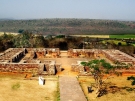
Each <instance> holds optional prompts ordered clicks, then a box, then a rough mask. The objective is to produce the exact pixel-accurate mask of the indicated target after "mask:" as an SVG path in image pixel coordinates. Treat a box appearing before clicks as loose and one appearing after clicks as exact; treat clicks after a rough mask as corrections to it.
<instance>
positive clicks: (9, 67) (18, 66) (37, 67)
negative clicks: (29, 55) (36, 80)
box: [0, 63, 55, 75]
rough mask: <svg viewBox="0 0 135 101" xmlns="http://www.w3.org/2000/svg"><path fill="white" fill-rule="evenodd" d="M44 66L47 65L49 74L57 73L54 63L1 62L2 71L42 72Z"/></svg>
mask: <svg viewBox="0 0 135 101" xmlns="http://www.w3.org/2000/svg"><path fill="white" fill-rule="evenodd" d="M44 67H47V73H48V74H52V75H54V74H55V66H54V65H53V66H52V65H50V64H48V65H47V64H43V63H40V64H37V63H0V72H31V73H33V72H35V73H40V74H42V72H43V71H44Z"/></svg>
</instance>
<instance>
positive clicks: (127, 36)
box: [109, 34, 135, 39]
mask: <svg viewBox="0 0 135 101" xmlns="http://www.w3.org/2000/svg"><path fill="white" fill-rule="evenodd" d="M109 37H110V38H118V39H123V38H135V35H128V34H127V35H126V34H124V35H109Z"/></svg>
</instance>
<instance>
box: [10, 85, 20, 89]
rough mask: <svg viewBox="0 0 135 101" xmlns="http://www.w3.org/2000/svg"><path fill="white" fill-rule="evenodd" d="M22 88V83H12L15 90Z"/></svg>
mask: <svg viewBox="0 0 135 101" xmlns="http://www.w3.org/2000/svg"><path fill="white" fill-rule="evenodd" d="M19 88H20V83H16V84H13V85H12V89H13V90H17V89H19Z"/></svg>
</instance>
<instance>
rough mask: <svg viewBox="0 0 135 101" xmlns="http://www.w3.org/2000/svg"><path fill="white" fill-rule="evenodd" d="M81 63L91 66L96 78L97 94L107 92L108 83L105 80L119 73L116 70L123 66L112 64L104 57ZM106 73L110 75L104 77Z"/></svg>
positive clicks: (100, 94)
mask: <svg viewBox="0 0 135 101" xmlns="http://www.w3.org/2000/svg"><path fill="white" fill-rule="evenodd" d="M81 64H82V65H83V66H88V67H89V68H90V72H91V74H92V76H93V78H94V80H95V86H96V88H97V90H96V94H97V96H102V95H103V94H104V93H106V86H107V85H106V84H105V80H107V79H108V78H109V77H110V76H111V75H112V74H114V73H118V72H116V71H115V70H116V69H118V68H122V67H123V65H121V66H120V65H119V66H116V65H111V64H110V63H108V62H106V61H105V60H104V59H101V60H91V61H89V62H81ZM105 74H109V76H108V77H107V78H106V79H103V77H104V75H105Z"/></svg>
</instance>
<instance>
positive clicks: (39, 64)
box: [0, 48, 61, 75]
mask: <svg viewBox="0 0 135 101" xmlns="http://www.w3.org/2000/svg"><path fill="white" fill-rule="evenodd" d="M53 53H56V54H55V55H54V54H53ZM39 54H40V55H39ZM48 54H49V55H50V56H51V57H55V58H57V57H58V56H59V54H60V52H59V49H58V48H53V49H51V48H9V49H8V50H6V51H4V52H3V53H1V54H0V71H1V72H30V73H38V74H49V75H54V74H56V72H57V71H60V70H61V64H58V63H55V61H54V60H44V59H42V60H40V58H42V57H43V58H46V55H48ZM47 58H48V56H47ZM49 58H50V57H49Z"/></svg>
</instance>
